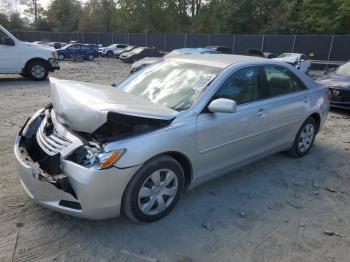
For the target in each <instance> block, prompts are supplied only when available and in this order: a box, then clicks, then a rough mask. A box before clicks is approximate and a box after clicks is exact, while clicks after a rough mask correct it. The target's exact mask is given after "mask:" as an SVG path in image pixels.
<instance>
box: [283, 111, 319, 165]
mask: <svg viewBox="0 0 350 262" xmlns="http://www.w3.org/2000/svg"><path fill="white" fill-rule="evenodd" d="M308 125H312V126H313V130H314V133H313V137H312V139H311V141H310V145H309V147H308V148H307V149H306V150H305V151H302V150H300V147H299V142H300V141H301V139H302V138H301V134H302V132H303V130H304V128H305V127H306V126H308ZM317 131H318V128H317V125H316V121H315V119H314V118H312V117H309V118H307V119H306V120H305V122H304V123H303V124H302V125H301V127H300V128H299V131H298V133H297V135H296V136H295V139H294V143H293V146H292V148H291V149H289V150H288V151H287V153H288V154H289V155H290V156H292V157H295V158H300V157H303V156H305V155H306V154H307V153H309V151H310V149H311V147H312V145H313V143H314V141H315V137H316V134H317Z"/></svg>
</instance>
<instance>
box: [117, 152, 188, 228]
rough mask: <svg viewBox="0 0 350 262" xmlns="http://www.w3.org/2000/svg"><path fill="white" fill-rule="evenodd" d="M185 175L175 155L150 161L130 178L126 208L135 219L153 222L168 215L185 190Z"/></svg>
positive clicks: (126, 211)
mask: <svg viewBox="0 0 350 262" xmlns="http://www.w3.org/2000/svg"><path fill="white" fill-rule="evenodd" d="M184 185H185V175H184V171H183V168H182V167H181V165H180V164H179V162H177V161H176V160H175V159H173V158H171V157H169V156H166V155H165V156H160V157H157V158H154V159H152V160H150V161H148V162H147V163H146V164H145V165H144V166H143V167H141V169H140V170H139V171H137V173H136V174H135V175H134V177H133V178H132V179H131V181H130V182H129V184H128V186H127V188H126V190H125V192H124V196H123V212H124V214H125V215H126V216H128V217H129V218H130V219H132V220H134V221H135V222H154V221H156V220H159V219H161V218H163V217H164V216H166V215H167V214H168V213H169V212H170V211H171V210H172V209H173V208H174V207H175V205H176V203H177V201H178V200H179V198H180V196H181V195H182V193H183V191H184Z"/></svg>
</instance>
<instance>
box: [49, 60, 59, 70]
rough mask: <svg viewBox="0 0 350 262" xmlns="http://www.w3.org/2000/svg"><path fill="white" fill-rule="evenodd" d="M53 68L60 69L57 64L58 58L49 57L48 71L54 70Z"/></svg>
mask: <svg viewBox="0 0 350 262" xmlns="http://www.w3.org/2000/svg"><path fill="white" fill-rule="evenodd" d="M55 70H60V66H59V65H58V59H55V58H50V59H49V71H50V72H54V71H55Z"/></svg>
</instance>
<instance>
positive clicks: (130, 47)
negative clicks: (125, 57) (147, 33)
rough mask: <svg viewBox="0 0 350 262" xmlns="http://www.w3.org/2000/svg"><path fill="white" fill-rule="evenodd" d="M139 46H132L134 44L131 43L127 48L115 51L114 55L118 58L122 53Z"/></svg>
mask: <svg viewBox="0 0 350 262" xmlns="http://www.w3.org/2000/svg"><path fill="white" fill-rule="evenodd" d="M137 47H138V46H132V45H129V46H128V47H126V48H125V49H123V50H116V51H114V52H113V54H114V57H116V58H119V57H120V55H121V54H124V53H126V52H130V51H131V50H133V49H135V48H137Z"/></svg>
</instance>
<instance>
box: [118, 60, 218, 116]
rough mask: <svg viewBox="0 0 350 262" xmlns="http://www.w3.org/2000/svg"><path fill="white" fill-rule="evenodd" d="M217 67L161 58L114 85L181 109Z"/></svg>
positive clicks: (201, 87)
mask: <svg viewBox="0 0 350 262" xmlns="http://www.w3.org/2000/svg"><path fill="white" fill-rule="evenodd" d="M221 70H222V69H221V68H217V67H210V66H204V65H198V64H191V63H186V62H180V61H163V62H159V63H156V64H154V65H152V66H149V67H146V68H145V69H143V70H140V71H139V72H137V73H135V74H133V75H131V76H130V77H129V78H127V79H126V80H124V81H123V82H121V83H120V84H119V85H118V86H117V87H118V88H122V89H123V90H124V91H125V92H127V93H130V94H133V95H135V96H139V97H142V98H144V99H146V100H148V101H150V102H152V103H156V104H159V105H162V106H166V107H168V108H171V109H174V110H177V111H182V110H186V109H188V108H189V107H190V106H191V105H192V104H193V103H194V102H195V101H196V99H198V98H199V97H200V95H201V94H203V92H204V91H205V89H206V87H207V86H208V84H209V83H210V82H211V81H212V80H213V79H214V78H215V77H216V75H217V74H218V73H219V72H220V71H221Z"/></svg>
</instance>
